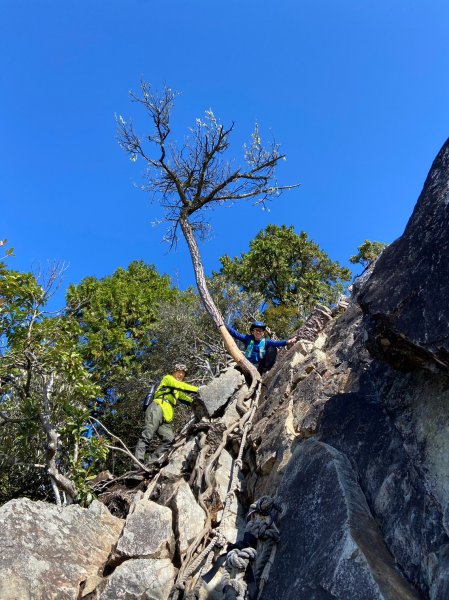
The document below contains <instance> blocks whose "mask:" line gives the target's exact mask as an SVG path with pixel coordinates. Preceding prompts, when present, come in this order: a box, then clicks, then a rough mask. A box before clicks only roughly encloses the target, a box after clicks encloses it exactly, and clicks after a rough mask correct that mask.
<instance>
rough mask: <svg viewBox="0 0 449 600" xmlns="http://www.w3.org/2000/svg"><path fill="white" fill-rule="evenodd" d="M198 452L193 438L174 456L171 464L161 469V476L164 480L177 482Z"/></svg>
mask: <svg viewBox="0 0 449 600" xmlns="http://www.w3.org/2000/svg"><path fill="white" fill-rule="evenodd" d="M196 452H197V448H196V440H195V438H192V439H190V440H189V441H188V442H186V443H185V444H184V445H183V446H181V447H180V448H178V449H177V450H176V451H175V452H174V453H173V454H172V456H171V458H170V462H169V463H168V464H167V465H166V466H165V467H163V468H162V469H161V475H162V476H163V477H164V479H167V480H169V481H176V480H177V479H179V478H180V477H181V476H182V472H183V469H184V468H185V467H187V466H188V465H189V464H190V463H191V461H192V459H193V457H194V455H195V453H196Z"/></svg>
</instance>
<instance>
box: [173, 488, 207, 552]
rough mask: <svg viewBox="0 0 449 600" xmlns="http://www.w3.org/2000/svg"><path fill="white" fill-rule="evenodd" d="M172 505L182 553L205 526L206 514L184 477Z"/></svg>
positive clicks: (177, 539) (177, 538) (177, 540)
mask: <svg viewBox="0 0 449 600" xmlns="http://www.w3.org/2000/svg"><path fill="white" fill-rule="evenodd" d="M171 507H172V509H173V514H174V517H175V531H176V542H177V544H178V549H179V552H180V553H181V555H184V553H185V551H186V550H187V548H188V547H189V545H190V544H191V543H192V542H193V540H194V539H195V538H196V536H197V535H198V534H199V533H200V532H201V531H202V529H203V528H204V522H205V520H206V515H205V514H204V510H203V509H202V508H201V506H199V505H198V504H197V503H196V499H195V496H194V495H193V492H192V490H191V489H190V486H189V484H188V483H187V482H186V481H184V480H183V479H182V480H181V481H180V482H179V484H178V486H177V489H176V492H175V494H174V496H173V499H172V502H171Z"/></svg>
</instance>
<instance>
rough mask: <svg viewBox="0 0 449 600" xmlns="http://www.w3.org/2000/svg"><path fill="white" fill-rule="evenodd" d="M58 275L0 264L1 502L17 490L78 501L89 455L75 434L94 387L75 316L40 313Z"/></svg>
mask: <svg viewBox="0 0 449 600" xmlns="http://www.w3.org/2000/svg"><path fill="white" fill-rule="evenodd" d="M60 273H61V269H60V268H59V267H58V266H57V265H54V266H53V267H52V269H51V270H50V272H49V273H48V276H47V277H43V278H41V279H40V280H38V279H37V278H36V277H35V276H34V275H32V274H31V273H19V272H17V271H13V270H8V269H7V268H6V267H5V265H4V264H3V263H2V264H0V329H1V332H2V336H1V362H0V407H1V410H0V428H1V431H2V436H1V441H0V499H1V500H8V499H9V498H11V497H14V496H16V495H18V494H23V493H26V494H27V495H30V496H31V497H37V498H39V497H40V498H47V497H48V496H49V494H51V493H53V495H54V498H55V500H56V502H57V504H62V503H63V502H71V501H74V500H75V499H79V492H80V490H81V488H82V487H83V486H84V484H85V481H86V478H87V477H88V476H89V473H88V471H87V469H86V468H85V467H84V466H83V465H86V464H87V462H89V461H91V462H92V461H93V460H95V456H93V455H92V453H91V449H89V448H88V444H86V443H82V444H80V439H79V437H80V431H81V430H82V428H83V426H84V421H85V419H86V416H87V411H86V409H87V406H88V403H89V401H92V400H93V399H94V398H95V397H96V395H97V394H98V391H99V390H98V388H97V386H96V385H95V384H94V383H93V382H92V379H91V377H90V375H89V373H88V371H87V370H86V369H85V367H84V364H83V359H82V357H81V354H80V352H79V348H78V346H77V344H78V337H79V334H80V330H79V327H78V324H77V323H76V322H75V321H74V320H73V319H68V318H66V317H65V316H63V315H62V314H57V315H55V316H49V315H48V314H47V313H46V303H47V302H48V299H49V297H50V296H51V293H52V289H53V288H54V286H55V284H56V283H57V280H58V278H59V275H60ZM100 445H101V444H100ZM100 445H98V448H99V447H100ZM103 455H104V452H103ZM83 469H84V474H83ZM75 472H76V473H75ZM42 473H46V474H47V476H48V478H46V477H42Z"/></svg>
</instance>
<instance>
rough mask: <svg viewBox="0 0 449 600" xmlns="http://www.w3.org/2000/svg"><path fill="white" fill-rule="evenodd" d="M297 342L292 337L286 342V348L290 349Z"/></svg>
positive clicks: (296, 339)
mask: <svg viewBox="0 0 449 600" xmlns="http://www.w3.org/2000/svg"><path fill="white" fill-rule="evenodd" d="M297 341H298V338H296V337H292V338H290V339H289V340H287V348H291V347H292V346H293V344H296V342H297Z"/></svg>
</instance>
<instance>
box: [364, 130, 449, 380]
mask: <svg viewBox="0 0 449 600" xmlns="http://www.w3.org/2000/svg"><path fill="white" fill-rule="evenodd" d="M448 258H449V141H447V142H446V143H445V144H444V146H443V148H442V149H441V150H440V152H439V154H438V156H437V157H436V159H435V161H434V163H433V165H432V168H431V170H430V172H429V175H428V176H427V180H426V182H425V184H424V188H423V191H422V193H421V195H420V197H419V199H418V202H417V204H416V207H415V210H414V212H413V214H412V216H411V218H410V220H409V222H408V224H407V227H406V229H405V231H404V233H403V235H402V236H401V237H400V238H399V239H398V240H396V241H395V242H394V243H393V244H391V245H390V246H389V247H388V248H386V249H385V250H384V252H383V253H382V255H381V256H380V257H379V259H378V261H377V263H376V265H375V267H374V270H373V273H372V275H371V277H370V278H369V280H368V282H367V283H366V285H365V286H364V288H363V289H362V290H361V292H360V293H359V295H358V301H359V303H360V305H361V307H362V309H363V311H364V313H365V320H366V326H367V330H368V335H369V347H370V350H371V351H372V352H373V354H375V355H376V356H378V357H379V358H381V359H382V360H386V361H388V362H389V363H390V364H391V365H393V366H394V367H396V368H401V369H410V368H414V367H416V366H423V367H425V368H431V369H432V368H435V367H438V368H440V369H443V370H444V371H445V372H446V373H448V372H449V303H448V297H449V260H448Z"/></svg>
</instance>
